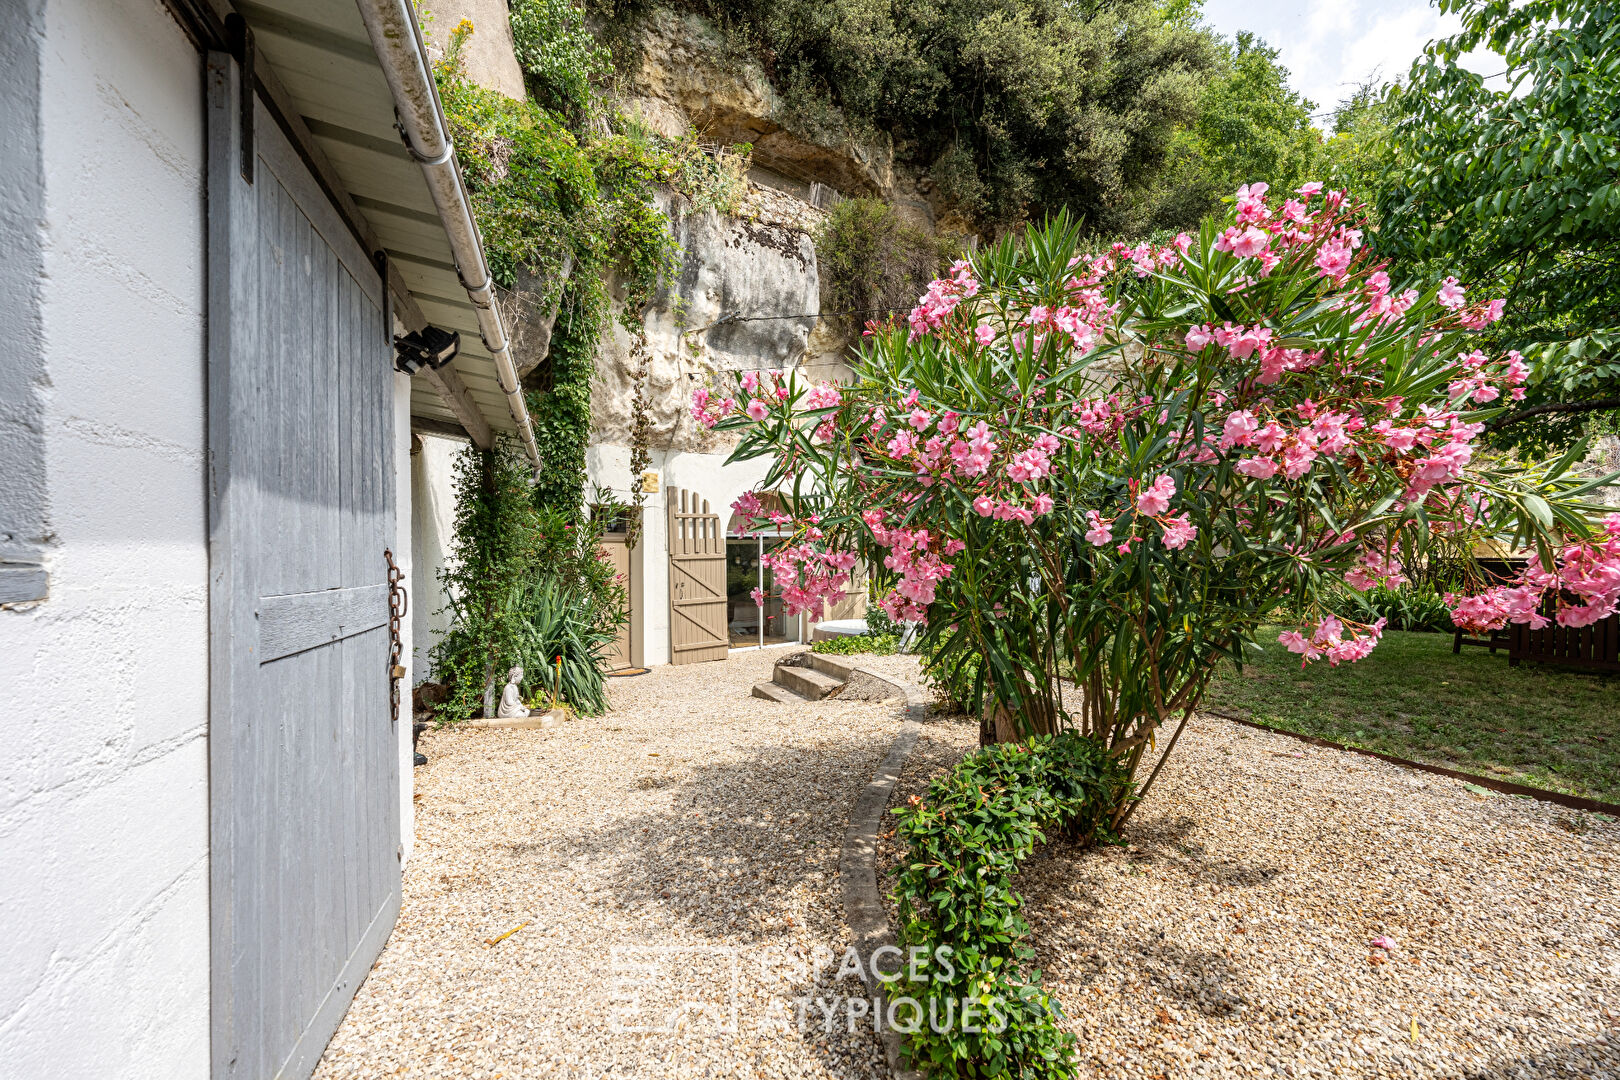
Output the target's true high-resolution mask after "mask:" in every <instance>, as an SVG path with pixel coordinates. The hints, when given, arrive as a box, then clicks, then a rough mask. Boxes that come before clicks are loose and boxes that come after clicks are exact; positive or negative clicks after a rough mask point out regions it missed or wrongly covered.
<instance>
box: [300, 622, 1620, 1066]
mask: <svg viewBox="0 0 1620 1080" xmlns="http://www.w3.org/2000/svg"><path fill="white" fill-rule="evenodd" d="M780 655H781V654H780V653H778V652H775V651H768V652H766V653H763V654H757V653H756V654H743V655H740V656H738V657H734V658H733V659H730V660H728V661H725V662H723V663H714V664H702V665H694V666H691V667H683V668H662V669H657V670H655V671H653V672H652V673H650V674H648V675H645V676H640V677H636V678H631V679H623V680H614V681H613V682H611V683H610V687H611V690H612V695H613V705H614V710H613V712H612V713H610V714H609V715H607V716H605V717H601V718H597V719H591V720H582V721H575V722H574V723H572V724H569V725H567V726H565V727H564V728H562V729H559V730H557V731H553V732H538V731H532V732H467V733H458V734H437V735H430V736H426V737H424V740H423V749H424V750H425V752H426V753H427V754H428V755H429V757H430V759H431V764H429V765H428V766H425V767H423V768H420V769H418V770H416V783H417V790H418V792H419V797H418V800H417V803H416V808H417V829H416V849H415V853H414V854H413V856H412V858H411V862H410V864H409V865H408V867H407V869H406V874H405V899H404V908H403V911H402V913H401V915H400V919H399V924H398V927H397V928H396V930H395V931H394V934H393V937H392V938H391V939H390V941H389V943H388V945H387V947H386V949H385V950H384V952H383V955H382V957H381V958H380V959H379V961H378V963H377V965H376V967H375V968H374V969H373V971H372V973H371V975H370V977H369V978H368V979H367V981H366V983H365V985H364V986H363V987H362V988H361V990H360V992H359V994H358V996H357V997H356V999H355V1001H354V1005H353V1007H352V1008H351V1009H350V1010H349V1013H348V1016H347V1018H346V1019H345V1021H344V1023H343V1025H342V1027H341V1028H340V1029H339V1031H338V1034H337V1036H336V1037H335V1038H334V1039H333V1041H332V1043H331V1045H330V1047H329V1048H328V1050H327V1053H326V1056H325V1058H324V1059H323V1061H322V1063H321V1066H320V1069H319V1070H318V1072H317V1074H316V1075H317V1076H319V1077H323V1078H334V1080H335V1078H339V1077H345V1078H346V1077H374V1076H376V1077H393V1076H402V1077H485V1078H492V1077H497V1076H499V1077H507V1078H515V1077H559V1078H561V1077H569V1078H573V1077H578V1078H581V1080H584V1078H586V1077H592V1078H594V1077H625V1078H646V1080H655V1078H664V1077H671V1078H674V1077H699V1076H701V1077H732V1076H735V1077H750V1078H754V1077H760V1078H773V1080H774V1078H778V1077H887V1076H888V1075H889V1070H888V1068H887V1066H886V1065H885V1064H884V1063H883V1060H882V1055H881V1050H880V1047H879V1045H878V1043H877V1041H876V1039H875V1038H873V1037H872V1036H871V1034H870V1033H869V1031H868V1032H865V1033H856V1034H853V1035H851V1034H849V1033H847V1031H846V1030H845V1024H844V1022H843V1021H844V1017H843V1016H841V1015H840V1016H837V1017H836V1021H837V1022H835V1023H833V1024H832V1025H831V1029H832V1030H831V1032H830V1033H829V1032H828V1031H827V1030H826V1029H825V1027H824V1026H823V1025H822V1023H821V1019H822V1017H821V1015H820V1014H819V1013H817V1012H815V1011H814V1009H813V1008H812V1009H811V1011H810V1012H809V1013H807V1016H808V1023H807V1024H805V1025H804V1026H803V1029H801V1024H800V1022H799V1019H798V1015H797V1011H796V1010H797V1009H798V1008H799V1007H800V1006H798V1005H796V1004H795V1001H796V999H800V998H804V997H816V996H821V995H826V997H828V998H831V997H832V996H833V995H834V994H835V993H843V994H848V993H851V992H858V991H854V984H853V983H851V982H843V983H839V984H836V985H834V983H833V981H832V972H831V971H823V972H822V973H821V974H820V976H819V978H818V977H817V975H816V973H815V966H814V965H815V961H816V959H817V958H818V956H820V957H821V958H823V959H825V957H826V955H827V952H826V951H825V950H832V951H834V952H841V951H842V949H843V948H844V946H845V944H846V943H847V936H846V932H845V929H844V922H843V913H842V895H841V883H840V881H839V879H838V873H837V867H838V855H839V847H840V841H841V839H842V834H843V831H844V829H845V827H846V825H847V824H848V821H847V816H848V813H849V811H850V809H851V807H852V806H853V805H854V802H855V800H856V797H857V795H858V792H859V790H860V789H861V787H862V786H864V785H865V783H866V782H867V780H868V779H870V777H871V775H872V773H873V771H874V769H875V768H876V766H877V765H878V763H879V762H880V761H881V760H882V759H883V757H884V756H885V754H886V753H887V752H888V749H889V745H890V743H891V742H892V740H893V738H894V736H895V735H896V733H897V732H898V730H899V727H900V724H901V722H902V707H901V705H900V703H898V702H893V703H884V704H865V703H848V704H840V703H837V702H832V703H825V704H820V703H817V704H803V705H787V706H782V705H775V704H772V703H769V702H764V701H760V700H758V699H755V698H752V697H750V696H749V693H748V691H749V687H750V686H751V685H752V683H753V682H755V681H756V680H759V679H764V678H768V677H769V673H770V665H771V664H772V663H773V662H774V660H775V659H777V657H778V656H780ZM914 664H915V661H914V660H912V659H911V658H906V657H893V658H881V659H874V660H873V661H872V663H871V666H872V667H874V668H878V669H880V670H883V671H884V672H885V673H887V674H890V675H893V676H898V677H905V676H906V675H907V674H908V673H909V672H913V671H914V670H915V667H914ZM977 731H978V729H977V726H976V725H974V724H971V723H963V722H961V721H958V720H951V719H943V718H942V719H935V720H931V721H929V722H927V723H926V724H924V726H923V734H922V737H921V739H920V740H919V741H918V744H917V747H916V749H915V750H914V751H913V753H912V756H911V758H910V760H909V762H908V764H907V767H906V770H905V773H904V775H903V776H902V779H901V785H900V789H899V791H898V793H897V798H899V799H903V798H904V797H905V796H906V795H908V794H910V793H913V792H920V791H922V790H923V788H925V787H926V784H927V781H928V779H929V778H930V777H931V776H932V775H935V774H937V772H938V771H940V770H942V769H945V768H948V767H949V766H950V765H951V764H952V763H954V762H955V761H956V760H957V759H958V758H959V757H960V756H961V755H962V754H963V753H966V752H968V751H970V750H971V749H972V748H974V747H975V746H976V745H977ZM1129 833H1130V835H1129V838H1128V839H1129V840H1130V845H1129V846H1127V847H1117V848H1105V849H1101V850H1094V851H1087V852H1080V851H1075V850H1072V849H1068V848H1065V847H1062V846H1055V847H1051V848H1048V849H1046V850H1044V851H1043V852H1041V853H1039V854H1037V856H1036V857H1035V858H1034V859H1032V860H1031V862H1030V864H1029V865H1028V866H1027V868H1026V870H1025V872H1024V873H1023V874H1022V875H1021V878H1020V883H1021V888H1022V889H1023V891H1024V892H1025V895H1026V896H1027V897H1028V898H1029V905H1028V908H1027V911H1026V914H1027V915H1028V917H1029V918H1030V921H1031V922H1032V924H1033V925H1034V929H1035V944H1036V947H1037V951H1038V962H1039V964H1040V966H1041V967H1042V968H1043V969H1044V972H1045V981H1046V983H1047V985H1048V986H1049V987H1051V988H1052V989H1053V990H1054V992H1055V994H1056V996H1057V997H1058V999H1059V1000H1060V1001H1061V1002H1062V1004H1063V1006H1064V1009H1065V1011H1066V1013H1067V1015H1068V1023H1069V1024H1070V1026H1071V1027H1072V1029H1073V1030H1074V1031H1075V1032H1076V1033H1077V1034H1078V1035H1079V1050H1080V1053H1079V1063H1080V1066H1081V1068H1080V1072H1081V1075H1082V1076H1087V1077H1098V1078H1104V1077H1106V1078H1110V1080H1111V1078H1115V1077H1121V1078H1142V1080H1147V1078H1153V1077H1163V1078H1166V1080H1169V1078H1181V1077H1202V1076H1212V1077H1228V1076H1264V1077H1272V1076H1287V1077H1307V1076H1346V1077H1373V1076H1390V1077H1409V1076H1422V1077H1447V1078H1458V1080H1461V1078H1486V1077H1489V1078H1497V1077H1501V1078H1504V1080H1505V1078H1509V1077H1528V1078H1541V1077H1556V1076H1582V1077H1595V1078H1610V1080H1620V824H1614V823H1606V822H1603V821H1601V820H1598V819H1595V818H1592V817H1590V816H1586V815H1580V814H1576V813H1573V812H1570V811H1566V810H1563V809H1560V808H1557V807H1552V806H1548V805H1546V804H1542V803H1535V802H1528V801H1524V800H1518V799H1512V798H1508V797H1505V796H1497V795H1492V796H1488V797H1486V796H1479V795H1476V794H1473V793H1471V792H1469V791H1467V790H1466V789H1465V788H1463V787H1462V785H1461V784H1459V783H1457V782H1454V781H1451V780H1446V779H1442V778H1440V777H1435V776H1429V775H1425V774H1420V773H1414V772H1410V771H1407V770H1404V769H1400V768H1398V767H1395V766H1390V765H1385V764H1383V763H1381V762H1377V761H1373V760H1370V759H1366V758H1361V757H1357V756H1353V755H1348V754H1342V753H1339V752H1335V751H1328V750H1318V749H1314V748H1310V747H1305V746H1303V745H1302V744H1300V743H1298V742H1296V741H1294V740H1291V739H1286V738H1283V737H1281V736H1274V735H1269V734H1266V733H1264V732H1258V731H1253V730H1251V729H1247V728H1242V727H1240V726H1238V725H1235V724H1231V723H1228V722H1226V721H1223V720H1219V719H1215V718H1208V717H1201V718H1199V719H1198V720H1197V721H1195V722H1194V724H1193V725H1192V726H1191V727H1190V728H1189V730H1188V732H1187V734H1186V735H1185V736H1184V737H1183V739H1182V744H1181V746H1180V747H1179V748H1178V750H1177V753H1176V756H1175V758H1174V759H1173V760H1172V762H1171V763H1170V764H1168V765H1167V766H1166V768H1165V771H1164V774H1163V775H1162V776H1161V777H1160V780H1159V785H1158V787H1157V789H1156V791H1155V793H1154V794H1153V796H1152V797H1151V798H1150V800H1149V801H1148V802H1147V803H1146V804H1144V806H1143V807H1142V810H1141V812H1140V813H1139V814H1138V815H1137V817H1136V819H1135V820H1134V821H1133V822H1132V823H1131V826H1130V828H1129ZM897 855H898V851H897V849H896V848H895V846H894V844H893V841H892V837H891V838H887V839H886V840H885V841H884V843H883V845H882V847H881V850H880V852H879V864H880V869H882V868H886V867H887V866H889V865H891V864H892V863H893V861H894V859H895V858H896V857H897ZM880 887H884V888H885V889H886V887H887V886H886V882H885V881H881V880H880ZM520 924H525V925H523V928H522V929H521V930H518V931H517V932H516V933H514V934H512V935H511V936H510V937H508V938H506V939H505V940H502V941H499V942H498V943H496V944H494V945H491V944H488V942H491V941H495V939H497V938H498V937H499V936H500V935H502V934H505V933H506V932H507V931H509V930H512V929H513V928H514V927H517V926H519V925H520ZM1379 935H1387V936H1389V937H1390V938H1392V939H1394V942H1395V947H1394V949H1393V950H1390V951H1388V952H1385V951H1384V950H1379V949H1372V948H1369V945H1368V943H1369V942H1370V941H1371V940H1372V939H1373V938H1375V937H1378V936H1379ZM818 950H823V951H820V952H818ZM682 1005H684V1006H685V1008H684V1011H677V1007H678V1006H682ZM672 1018H673V1019H672ZM1414 1021H1416V1025H1417V1026H1416V1036H1415V1038H1414V1029H1413V1022H1414ZM636 1029H643V1030H636ZM647 1029H651V1030H647Z"/></svg>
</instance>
